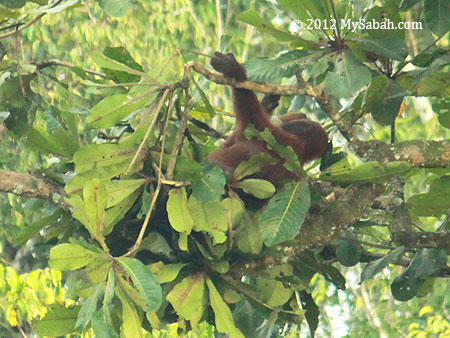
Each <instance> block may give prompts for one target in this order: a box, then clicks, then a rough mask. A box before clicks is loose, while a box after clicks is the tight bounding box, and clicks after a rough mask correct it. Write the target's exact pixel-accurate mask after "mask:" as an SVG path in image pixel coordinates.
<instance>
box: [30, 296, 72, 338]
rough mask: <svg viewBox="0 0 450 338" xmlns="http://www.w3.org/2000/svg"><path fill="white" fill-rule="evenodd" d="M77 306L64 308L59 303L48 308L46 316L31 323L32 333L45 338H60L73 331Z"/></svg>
mask: <svg viewBox="0 0 450 338" xmlns="http://www.w3.org/2000/svg"><path fill="white" fill-rule="evenodd" d="M79 311H80V307H79V306H73V307H71V308H66V307H64V306H62V305H61V304H59V303H55V304H53V305H51V306H50V309H49V310H48V312H47V314H46V316H45V317H44V318H42V319H40V320H35V321H33V324H32V327H33V332H34V333H36V334H38V335H42V336H47V337H60V336H65V335H67V334H70V333H72V332H73V331H75V323H76V322H77V316H78V312H79Z"/></svg>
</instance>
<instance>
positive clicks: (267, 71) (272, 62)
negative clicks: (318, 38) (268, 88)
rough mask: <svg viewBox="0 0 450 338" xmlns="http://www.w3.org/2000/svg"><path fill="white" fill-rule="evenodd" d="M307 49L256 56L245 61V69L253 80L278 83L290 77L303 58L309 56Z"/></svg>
mask: <svg viewBox="0 0 450 338" xmlns="http://www.w3.org/2000/svg"><path fill="white" fill-rule="evenodd" d="M308 54H309V53H308V51H306V50H292V51H289V52H287V53H283V54H280V55H277V56H276V57H273V58H264V59H263V58H256V59H250V60H248V61H247V62H245V69H246V71H247V75H248V77H249V78H250V79H251V80H252V81H258V82H270V83H278V82H280V80H281V79H282V78H283V77H285V78H290V77H291V76H292V75H293V74H295V70H297V69H299V68H300V65H301V63H302V62H301V61H303V60H301V59H303V58H306V57H307V56H308Z"/></svg>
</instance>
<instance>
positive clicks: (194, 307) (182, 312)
mask: <svg viewBox="0 0 450 338" xmlns="http://www.w3.org/2000/svg"><path fill="white" fill-rule="evenodd" d="M166 299H167V301H168V302H169V303H170V304H172V307H173V308H174V309H175V311H176V313H177V314H178V316H180V317H181V318H183V319H186V320H189V321H190V322H191V325H192V327H196V326H197V324H198V322H199V321H200V318H201V317H202V315H203V312H204V311H205V307H206V302H207V298H206V293H205V276H204V274H202V273H197V274H195V275H190V276H187V277H186V278H184V279H183V280H182V281H181V282H180V283H178V284H176V285H175V287H174V288H173V289H172V291H170V292H169V293H168V295H167V296H166Z"/></svg>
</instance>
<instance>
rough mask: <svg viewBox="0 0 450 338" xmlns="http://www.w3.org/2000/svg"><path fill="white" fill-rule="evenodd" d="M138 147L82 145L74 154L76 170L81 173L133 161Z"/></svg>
mask: <svg viewBox="0 0 450 338" xmlns="http://www.w3.org/2000/svg"><path fill="white" fill-rule="evenodd" d="M135 152H136V149H134V148H125V147H122V146H119V145H117V144H108V143H106V144H89V145H86V146H83V147H81V148H80V149H78V150H77V152H76V153H75V154H74V155H73V161H74V163H75V171H76V172H77V173H81V172H84V171H87V170H91V169H94V168H96V170H98V169H99V168H100V167H107V166H110V165H114V164H119V163H122V162H124V161H131V159H132V158H133V156H134V154H135Z"/></svg>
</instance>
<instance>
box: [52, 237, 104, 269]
mask: <svg viewBox="0 0 450 338" xmlns="http://www.w3.org/2000/svg"><path fill="white" fill-rule="evenodd" d="M99 258H100V256H99V255H98V254H97V253H95V252H93V251H90V250H87V249H85V248H83V247H82V246H81V245H78V244H69V243H64V244H59V245H57V246H54V247H53V248H51V250H50V260H49V262H48V264H49V265H50V267H51V268H52V269H56V270H61V271H64V270H76V269H80V268H82V267H84V266H86V265H88V264H89V263H91V262H93V261H94V260H95V259H99Z"/></svg>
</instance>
